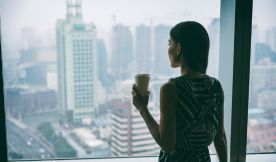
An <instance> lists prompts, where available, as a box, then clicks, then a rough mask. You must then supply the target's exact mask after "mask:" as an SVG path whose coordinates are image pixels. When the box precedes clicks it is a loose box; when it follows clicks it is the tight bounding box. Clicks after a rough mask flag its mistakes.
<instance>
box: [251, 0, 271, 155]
mask: <svg viewBox="0 0 276 162" xmlns="http://www.w3.org/2000/svg"><path fill="white" fill-rule="evenodd" d="M253 2H254V3H253V19H252V41H251V63H250V66H251V67H250V84H249V85H250V86H249V107H248V128H247V129H248V130H247V152H248V153H267V152H276V118H275V116H276V19H275V17H274V14H273V13H274V12H275V9H276V2H275V1H273V0H265V1H263V0H254V1H253Z"/></svg>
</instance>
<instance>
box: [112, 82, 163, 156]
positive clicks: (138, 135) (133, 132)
mask: <svg viewBox="0 0 276 162" xmlns="http://www.w3.org/2000/svg"><path fill="white" fill-rule="evenodd" d="M131 86H132V81H131V80H126V81H124V82H122V83H121V84H120V85H119V86H118V87H117V91H116V95H117V97H116V98H114V99H113V100H111V101H110V104H109V105H110V106H111V107H112V110H111V152H112V155H114V156H145V155H157V153H158V152H159V151H160V147H159V146H158V145H157V144H156V142H155V141H154V139H153V137H152V136H151V134H150V132H149V130H148V128H147V125H146V124H145V122H144V120H143V118H142V117H141V115H140V114H139V112H138V111H137V110H136V108H135V107H134V106H133V104H132V102H131V96H130V95H129V89H130V88H131ZM148 108H149V111H150V112H151V114H152V116H153V117H154V118H155V119H156V120H158V117H159V112H158V109H154V108H153V102H152V101H149V104H148Z"/></svg>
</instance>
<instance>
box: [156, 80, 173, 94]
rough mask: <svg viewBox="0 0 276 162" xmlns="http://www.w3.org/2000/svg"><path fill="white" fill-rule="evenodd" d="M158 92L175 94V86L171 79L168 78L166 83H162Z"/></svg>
mask: <svg viewBox="0 0 276 162" xmlns="http://www.w3.org/2000/svg"><path fill="white" fill-rule="evenodd" d="M160 92H161V93H167V94H171V95H174V94H176V86H175V82H174V81H173V79H169V80H168V81H167V82H166V83H164V84H163V85H162V86H161V88H160Z"/></svg>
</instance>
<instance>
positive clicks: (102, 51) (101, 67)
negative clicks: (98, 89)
mask: <svg viewBox="0 0 276 162" xmlns="http://www.w3.org/2000/svg"><path fill="white" fill-rule="evenodd" d="M97 59H98V60H97V65H98V67H97V69H98V78H99V80H100V81H101V83H102V84H103V85H104V86H107V85H108V80H109V79H108V74H107V68H108V67H107V66H108V65H107V50H106V46H105V43H104V41H103V40H102V39H97Z"/></svg>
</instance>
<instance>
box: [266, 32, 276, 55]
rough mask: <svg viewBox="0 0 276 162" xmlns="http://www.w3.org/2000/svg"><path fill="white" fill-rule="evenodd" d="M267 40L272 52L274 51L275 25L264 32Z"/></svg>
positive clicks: (275, 42)
mask: <svg viewBox="0 0 276 162" xmlns="http://www.w3.org/2000/svg"><path fill="white" fill-rule="evenodd" d="M266 34H267V35H266V38H267V42H268V44H269V45H270V48H271V50H272V51H273V52H276V27H274V28H271V29H269V30H268V31H267V33H266Z"/></svg>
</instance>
